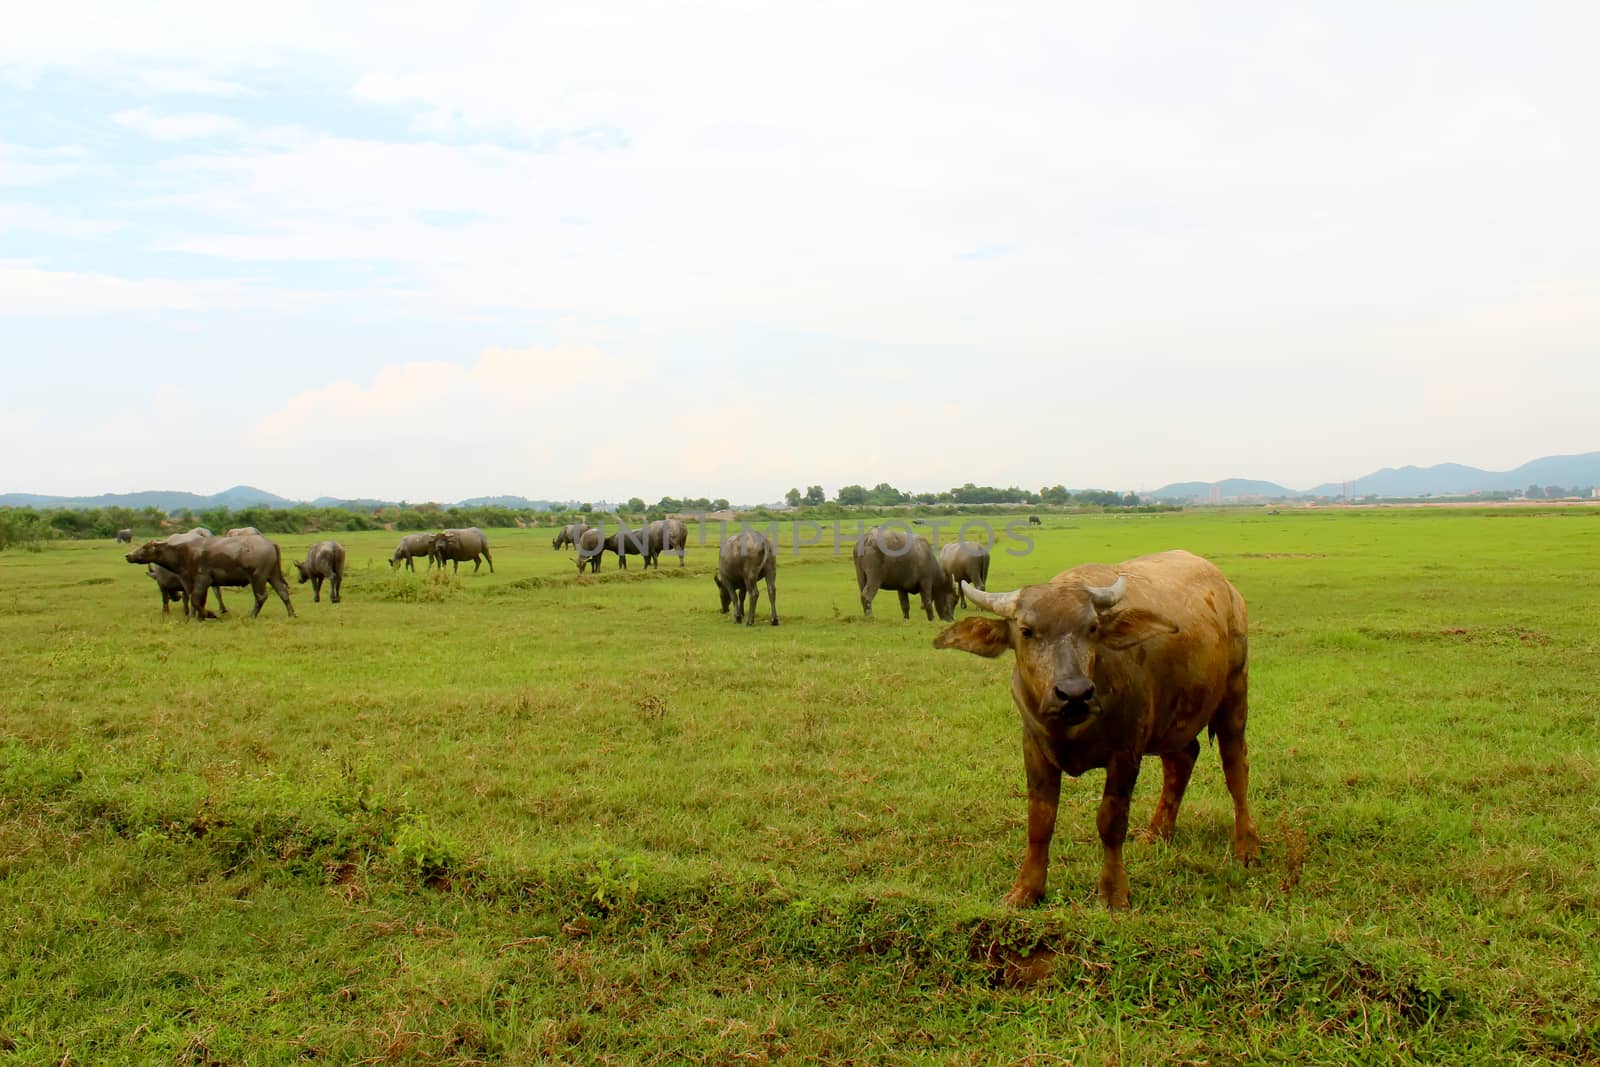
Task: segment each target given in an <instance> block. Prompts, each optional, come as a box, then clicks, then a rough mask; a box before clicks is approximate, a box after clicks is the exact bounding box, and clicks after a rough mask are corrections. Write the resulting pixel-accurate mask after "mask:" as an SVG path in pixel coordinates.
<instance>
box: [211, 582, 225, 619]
mask: <svg viewBox="0 0 1600 1067" xmlns="http://www.w3.org/2000/svg"><path fill="white" fill-rule="evenodd" d="M212 591H213V592H215V593H216V594H217V614H218V615H226V614H227V613H228V605H226V604H224V603H223V602H222V586H220V585H219V586H215V587H214V588H213V590H212Z"/></svg>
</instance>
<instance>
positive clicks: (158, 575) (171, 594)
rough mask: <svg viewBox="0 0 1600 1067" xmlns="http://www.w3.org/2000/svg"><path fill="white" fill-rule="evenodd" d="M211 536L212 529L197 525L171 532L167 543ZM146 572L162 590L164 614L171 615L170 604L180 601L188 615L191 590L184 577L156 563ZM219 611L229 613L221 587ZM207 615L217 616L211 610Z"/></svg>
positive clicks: (218, 600)
mask: <svg viewBox="0 0 1600 1067" xmlns="http://www.w3.org/2000/svg"><path fill="white" fill-rule="evenodd" d="M210 536H211V531H210V530H207V529H206V528H205V527H204V526H196V527H194V528H193V529H191V530H186V531H185V532H183V533H175V534H171V535H170V536H168V537H167V538H166V543H167V544H169V545H183V544H189V543H192V542H196V541H204V540H205V539H206V538H208V537H210ZM145 573H146V574H148V575H150V577H151V579H152V580H154V581H155V583H156V588H157V589H159V590H160V591H161V613H162V614H163V615H170V614H171V613H172V609H171V606H170V605H171V604H175V603H178V602H179V601H181V602H182V603H183V613H184V615H185V616H187V615H188V614H189V591H188V589H187V588H186V587H185V586H184V584H183V578H182V577H180V576H179V575H178V574H176V573H175V572H173V571H170V570H168V569H167V568H165V567H162V566H160V565H158V564H155V563H152V564H150V565H149V566H148V567H147V568H146V570H145ZM217 611H218V612H221V613H222V614H224V615H226V614H227V613H228V605H226V604H224V603H223V602H222V590H221V589H220V588H219V589H218V590H217ZM207 617H208V618H213V619H214V618H216V617H217V616H216V613H215V612H210V613H208V615H207Z"/></svg>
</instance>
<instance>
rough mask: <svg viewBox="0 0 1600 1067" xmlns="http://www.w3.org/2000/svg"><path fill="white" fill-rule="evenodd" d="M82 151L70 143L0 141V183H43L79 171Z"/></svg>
mask: <svg viewBox="0 0 1600 1067" xmlns="http://www.w3.org/2000/svg"><path fill="white" fill-rule="evenodd" d="M84 155H85V153H84V151H83V149H81V148H78V147H76V146H73V145H66V146H61V147H56V148H32V147H29V146H27V145H16V144H3V143H0V185H44V184H47V183H49V182H53V181H58V180H60V179H62V178H70V177H73V176H74V175H77V174H81V173H83V170H84Z"/></svg>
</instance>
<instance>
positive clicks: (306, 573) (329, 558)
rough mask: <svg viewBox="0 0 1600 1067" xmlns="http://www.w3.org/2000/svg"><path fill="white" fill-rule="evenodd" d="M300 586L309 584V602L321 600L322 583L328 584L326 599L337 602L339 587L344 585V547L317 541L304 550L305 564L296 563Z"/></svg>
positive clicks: (336, 543) (334, 543)
mask: <svg viewBox="0 0 1600 1067" xmlns="http://www.w3.org/2000/svg"><path fill="white" fill-rule="evenodd" d="M295 568H296V569H297V570H298V571H299V572H300V584H301V585H305V584H306V583H307V582H310V583H311V602H312V603H313V604H315V603H319V602H320V601H321V600H322V583H323V581H324V579H326V580H327V583H328V599H329V600H331V601H333V602H334V603H335V604H337V603H338V602H339V587H340V586H342V585H344V546H343V545H341V544H340V543H339V542H337V541H318V542H317V543H316V544H314V545H312V546H311V547H310V548H308V549H307V550H306V558H305V562H303V563H302V562H299V561H296V563H295Z"/></svg>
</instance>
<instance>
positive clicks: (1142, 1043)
mask: <svg viewBox="0 0 1600 1067" xmlns="http://www.w3.org/2000/svg"><path fill="white" fill-rule="evenodd" d="M997 525H998V523H997ZM550 536H551V533H550V531H548V530H526V531H522V530H517V531H507V530H495V531H490V541H491V545H492V547H493V550H494V552H495V559H496V567H497V573H495V574H494V575H492V576H491V575H490V574H489V573H488V571H487V568H485V570H484V572H483V573H481V574H478V575H472V574H470V573H468V572H469V571H470V564H469V565H468V567H467V568H466V569H464V570H463V571H462V573H461V575H460V577H459V579H446V580H444V581H439V580H436V579H432V578H426V577H422V576H420V575H419V576H417V577H411V576H408V575H405V574H403V573H402V574H398V575H396V574H392V573H391V572H390V570H389V567H388V564H387V562H386V560H387V556H388V554H389V551H390V549H391V548H392V547H393V543H394V541H395V540H396V539H397V537H398V535H395V534H351V535H347V536H346V537H345V538H344V543H345V545H346V547H347V549H348V551H349V560H350V562H349V574H348V577H347V579H346V582H345V602H344V603H343V604H340V605H338V606H334V605H331V604H329V603H327V602H326V594H325V595H324V602H323V603H321V604H313V603H312V602H311V596H310V587H309V586H296V587H295V593H296V595H295V605H296V609H297V610H298V611H299V613H300V614H299V617H298V618H296V619H292V620H291V619H288V618H286V617H285V614H284V611H283V608H282V605H281V604H279V603H278V601H277V599H276V598H275V597H274V598H272V599H270V600H269V601H268V603H267V605H266V606H265V607H264V608H263V610H262V614H261V616H260V618H258V619H255V620H251V619H249V618H247V617H246V616H247V615H248V609H249V607H250V597H249V595H248V592H247V591H230V592H228V593H227V598H228V603H229V606H230V608H231V609H232V615H231V616H229V617H226V618H224V619H223V620H222V621H220V622H217V623H206V624H193V623H185V622H183V621H181V620H180V619H179V617H178V616H177V615H173V616H172V617H171V618H170V619H164V618H163V617H162V615H161V613H160V608H159V600H158V597H157V593H156V590H155V587H154V585H153V583H152V582H151V581H150V580H149V579H148V578H146V577H144V575H143V573H142V570H143V569H142V568H139V567H134V566H131V565H129V564H127V563H125V562H123V560H122V552H123V551H125V550H124V549H120V548H119V547H117V546H114V545H112V544H111V543H109V542H75V543H57V544H52V545H49V546H48V547H46V548H45V549H44V550H43V551H40V552H28V551H20V550H13V551H10V552H7V553H5V554H4V555H0V669H3V671H4V686H5V688H4V693H5V698H4V700H3V701H0V1062H10V1061H15V1062H19V1063H51V1064H59V1063H84V1064H89V1063H96V1064H97V1063H112V1062H126V1063H153V1062H157V1063H158V1062H177V1063H245V1062H249V1063H275V1062H287V1061H293V1060H308V1059H321V1060H326V1061H329V1062H336V1063H350V1062H355V1061H364V1062H410V1061H422V1060H429V1061H434V1062H448V1063H473V1062H506V1061H510V1062H517V1061H524V1060H535V1059H541V1058H548V1059H553V1060H557V1061H563V1062H584V1063H590V1062H611V1063H634V1062H678V1061H681V1060H685V1059H689V1060H695V1059H698V1060H704V1061H709V1062H716V1063H725V1062H731V1061H736V1060H739V1061H748V1060H756V1061H760V1060H768V1059H780V1058H789V1059H793V1060H796V1061H802V1062H804V1061H832V1062H852V1061H854V1062H929V1063H995V1062H1009V1061H1014V1060H1030V1059H1031V1060H1032V1061H1034V1062H1039V1063H1061V1062H1071V1063H1095V1064H1098V1063H1127V1064H1141V1063H1152V1062H1169V1063H1180V1062H1187V1063H1203V1062H1209V1063H1227V1062H1237V1061H1263V1062H1285V1063H1347V1062H1352V1061H1367V1062H1372V1061H1383V1062H1395V1061H1399V1062H1405V1061H1450V1062H1501V1063H1504V1062H1574V1063H1576V1062H1594V1061H1595V1060H1597V1059H1600V1021H1597V1016H1600V871H1597V869H1596V864H1597V858H1600V844H1597V836H1600V762H1597V761H1600V666H1597V656H1596V651H1597V648H1596V646H1597V630H1596V627H1595V621H1596V597H1597V592H1600V512H1597V511H1595V510H1590V509H1572V510H1567V511H1560V512H1533V511H1523V510H1515V511H1514V510H1505V511H1495V512H1471V511H1421V510H1414V511H1413V510H1407V511H1348V512H1300V511H1292V512H1285V513H1284V514H1281V515H1277V516H1271V515H1267V514H1265V513H1262V512H1234V513H1229V512H1221V513H1209V514H1195V513H1184V514H1158V515H1137V516H1115V515H1084V516H1065V515H1062V516H1051V517H1049V518H1048V519H1047V522H1046V525H1045V527H1044V528H1043V529H1042V530H1040V531H1036V532H1035V533H1034V534H1033V536H1034V537H1035V539H1036V544H1035V550H1034V551H1033V552H1032V553H1031V554H1029V555H1026V556H1023V557H1021V558H1016V557H1012V556H1010V555H1008V554H1007V553H1006V551H1005V549H1006V548H1007V547H1008V546H1009V547H1018V546H1017V545H1016V543H1015V542H1005V543H1002V545H1001V546H999V548H998V549H997V554H996V558H995V562H994V566H993V569H992V572H991V581H990V586H991V588H994V589H1003V588H1009V587H1012V586H1015V585H1018V584H1024V583H1027V582H1031V581H1038V580H1042V579H1045V578H1047V577H1049V576H1050V575H1053V574H1055V573H1056V572H1057V571H1059V570H1062V569H1064V568H1065V567H1068V566H1071V565H1074V564H1076V563H1080V562H1085V561H1089V560H1099V561H1105V562H1115V561H1117V560H1120V559H1124V558H1127V557H1129V556H1133V555H1137V554H1140V553H1143V552H1148V551H1154V550H1158V549H1164V548H1173V547H1182V548H1188V549H1190V550H1192V551H1195V552H1198V553H1201V554H1202V555H1206V556H1208V557H1209V558H1211V559H1212V560H1214V561H1215V562H1216V563H1217V564H1218V565H1219V566H1220V567H1221V568H1222V569H1223V571H1224V572H1225V573H1227V574H1228V575H1229V577H1230V578H1232V579H1233V581H1234V582H1235V584H1236V585H1238V587H1239V588H1240V590H1241V591H1242V592H1243V593H1244V595H1245V597H1246V599H1247V600H1248V601H1249V603H1250V609H1251V623H1252V671H1251V678H1252V690H1253V692H1252V697H1251V710H1252V718H1251V724H1250V730H1249V737H1250V742H1251V757H1252V760H1251V762H1252V771H1253V775H1252V782H1251V785H1252V801H1253V805H1254V808H1255V811H1256V817H1257V820H1258V822H1259V823H1260V826H1261V830H1262V833H1263V837H1264V838H1265V842H1264V855H1263V861H1262V862H1261V863H1260V864H1259V865H1257V866H1255V867H1252V868H1243V867H1240V866H1238V865H1237V864H1235V863H1234V862H1233V861H1232V860H1231V859H1230V858H1229V855H1228V843H1229V833H1230V830H1231V807H1230V804H1229V802H1228V797H1227V792H1226V790H1225V789H1224V788H1223V783H1222V774H1221V770H1220V768H1219V766H1218V763H1217V757H1216V753H1215V750H1214V749H1211V748H1207V749H1206V750H1205V751H1204V752H1203V753H1202V756H1201V761H1200V764H1199V766H1198V767H1197V769H1196V772H1195V777H1194V782H1193V784H1192V786H1191V787H1190V790H1189V794H1188V797H1187V800H1186V802H1185V805H1184V810H1183V815H1182V817H1181V819H1180V822H1179V827H1178V833H1177V835H1176V836H1175V837H1174V839H1173V840H1172V841H1171V842H1170V843H1168V844H1143V843H1139V842H1130V844H1129V847H1128V849H1127V854H1126V856H1127V861H1128V869H1129V876H1130V879H1131V882H1132V887H1133V896H1134V909H1133V911H1132V912H1131V913H1124V914H1109V913H1107V912H1105V911H1103V910H1102V909H1101V908H1100V906H1099V904H1098V903H1097V898H1096V893H1095V878H1096V874H1097V872H1098V870H1099V864H1100V852H1099V845H1098V840H1097V837H1096V834H1095V828H1094V812H1095V807H1096V804H1097V802H1098V797H1099V790H1100V782H1101V774H1100V772H1091V773H1090V774H1088V775H1086V776H1085V777H1084V779H1082V780H1080V781H1077V782H1069V783H1067V785H1066V786H1065V787H1064V789H1063V796H1062V805H1061V815H1060V821H1059V823H1058V828H1057V834H1056V845H1055V849H1054V854H1053V861H1052V865H1051V872H1050V890H1051V891H1050V895H1049V896H1048V897H1047V898H1046V901H1045V903H1044V905H1043V906H1041V907H1039V908H1037V909H1032V910H1028V911H1022V912H1016V911H1009V910H1007V909H1005V908H1003V907H1001V906H1000V904H999V900H1000V897H1001V895H1002V894H1003V893H1004V892H1005V891H1006V889H1007V888H1009V886H1010V885H1011V881H1012V879H1013V877H1014V875H1015V873H1016V863H1017V861H1018V859H1019V858H1020V856H1021V852H1022V847H1023V826H1024V817H1025V802H1024V800H1023V798H1022V789H1023V776H1022V765H1021V757H1020V752H1019V739H1018V726H1017V721H1016V713H1015V710H1014V709H1013V707H1012V705H1011V700H1010V696H1009V694H1008V691H1007V682H1006V679H1007V678H1008V677H1009V672H1010V670H1011V667H1010V660H1009V657H1008V658H1006V659H1004V660H999V661H993V662H991V661H985V660H980V659H978V658H976V657H973V656H967V655H962V654H960V653H956V652H935V651H934V650H933V649H932V647H931V642H932V639H933V637H934V635H935V634H936V633H937V632H938V630H939V628H940V624H937V623H929V622H927V621H926V620H925V619H924V618H923V617H922V615H921V612H920V609H919V607H918V606H917V605H916V604H915V602H913V615H912V620H911V621H910V622H903V621H901V619H900V618H899V610H898V605H897V604H896V603H895V597H894V594H892V593H883V594H880V595H879V598H878V601H877V604H876V608H875V610H876V613H877V615H878V618H877V620H876V621H875V622H872V623H867V622H865V621H863V620H862V618H861V612H860V607H859V603H858V600H857V596H856V591H855V584H854V577H853V572H852V570H851V567H850V564H849V559H848V556H847V555H845V556H840V557H837V558H835V557H834V556H833V555H832V554H831V545H829V544H827V543H824V544H823V545H821V546H818V547H813V548H807V549H805V550H804V551H803V553H802V554H801V556H800V557H799V558H798V559H797V558H795V556H794V553H793V552H792V551H790V550H788V549H785V551H784V552H783V555H782V560H781V563H780V566H779V572H778V610H779V613H780V616H781V617H782V620H783V621H782V625H781V626H780V627H779V628H777V629H773V628H771V627H770V626H766V625H764V624H763V625H757V626H755V627H753V628H748V629H747V628H744V627H736V626H734V625H733V623H732V622H731V621H730V618H728V617H723V616H721V615H719V614H718V612H717V596H716V591H715V589H714V587H713V585H712V583H711V579H710V573H711V570H712V569H713V567H714V563H715V549H714V547H700V545H699V544H698V543H697V542H696V540H695V535H692V536H691V545H690V549H689V557H688V558H689V565H688V567H686V568H684V569H683V570H680V569H679V567H678V562H677V560H676V559H675V558H673V557H666V558H664V559H663V565H662V567H661V569H660V571H659V573H656V572H651V573H649V574H648V575H645V574H643V573H642V572H641V571H640V570H639V569H638V566H639V564H638V561H637V560H634V561H633V562H632V565H633V567H634V569H633V570H631V571H630V572H629V573H628V574H626V575H622V574H619V573H618V572H617V571H616V570H615V569H614V561H613V559H612V558H611V557H609V556H608V557H607V560H606V564H605V570H604V571H603V572H602V574H601V575H600V576H599V578H598V579H588V578H585V579H583V580H579V579H578V578H576V576H575V573H574V572H575V568H574V565H573V562H572V559H571V556H570V553H569V552H567V551H562V552H559V553H558V552H553V551H552V550H551V548H550ZM317 539H320V538H314V537H279V538H277V540H278V541H279V543H280V544H281V545H282V546H283V550H284V555H285V560H286V562H287V561H288V560H289V559H291V558H294V557H297V556H298V555H299V554H301V553H303V552H304V550H305V547H306V545H307V544H309V543H310V542H311V541H313V540H317ZM291 573H292V572H291ZM764 616H765V603H764V598H763V605H762V617H763V618H764ZM1159 784H1160V766H1159V763H1157V762H1155V761H1148V762H1147V764H1146V767H1145V769H1144V774H1143V776H1142V777H1141V780H1140V783H1139V790H1138V793H1137V795H1136V797H1135V804H1134V813H1133V822H1134V824H1135V825H1136V826H1137V825H1142V823H1143V821H1144V820H1146V819H1147V818H1148V817H1149V813H1150V809H1151V807H1152V805H1153V803H1154V796H1155V794H1156V793H1157V792H1158V791H1159Z"/></svg>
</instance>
